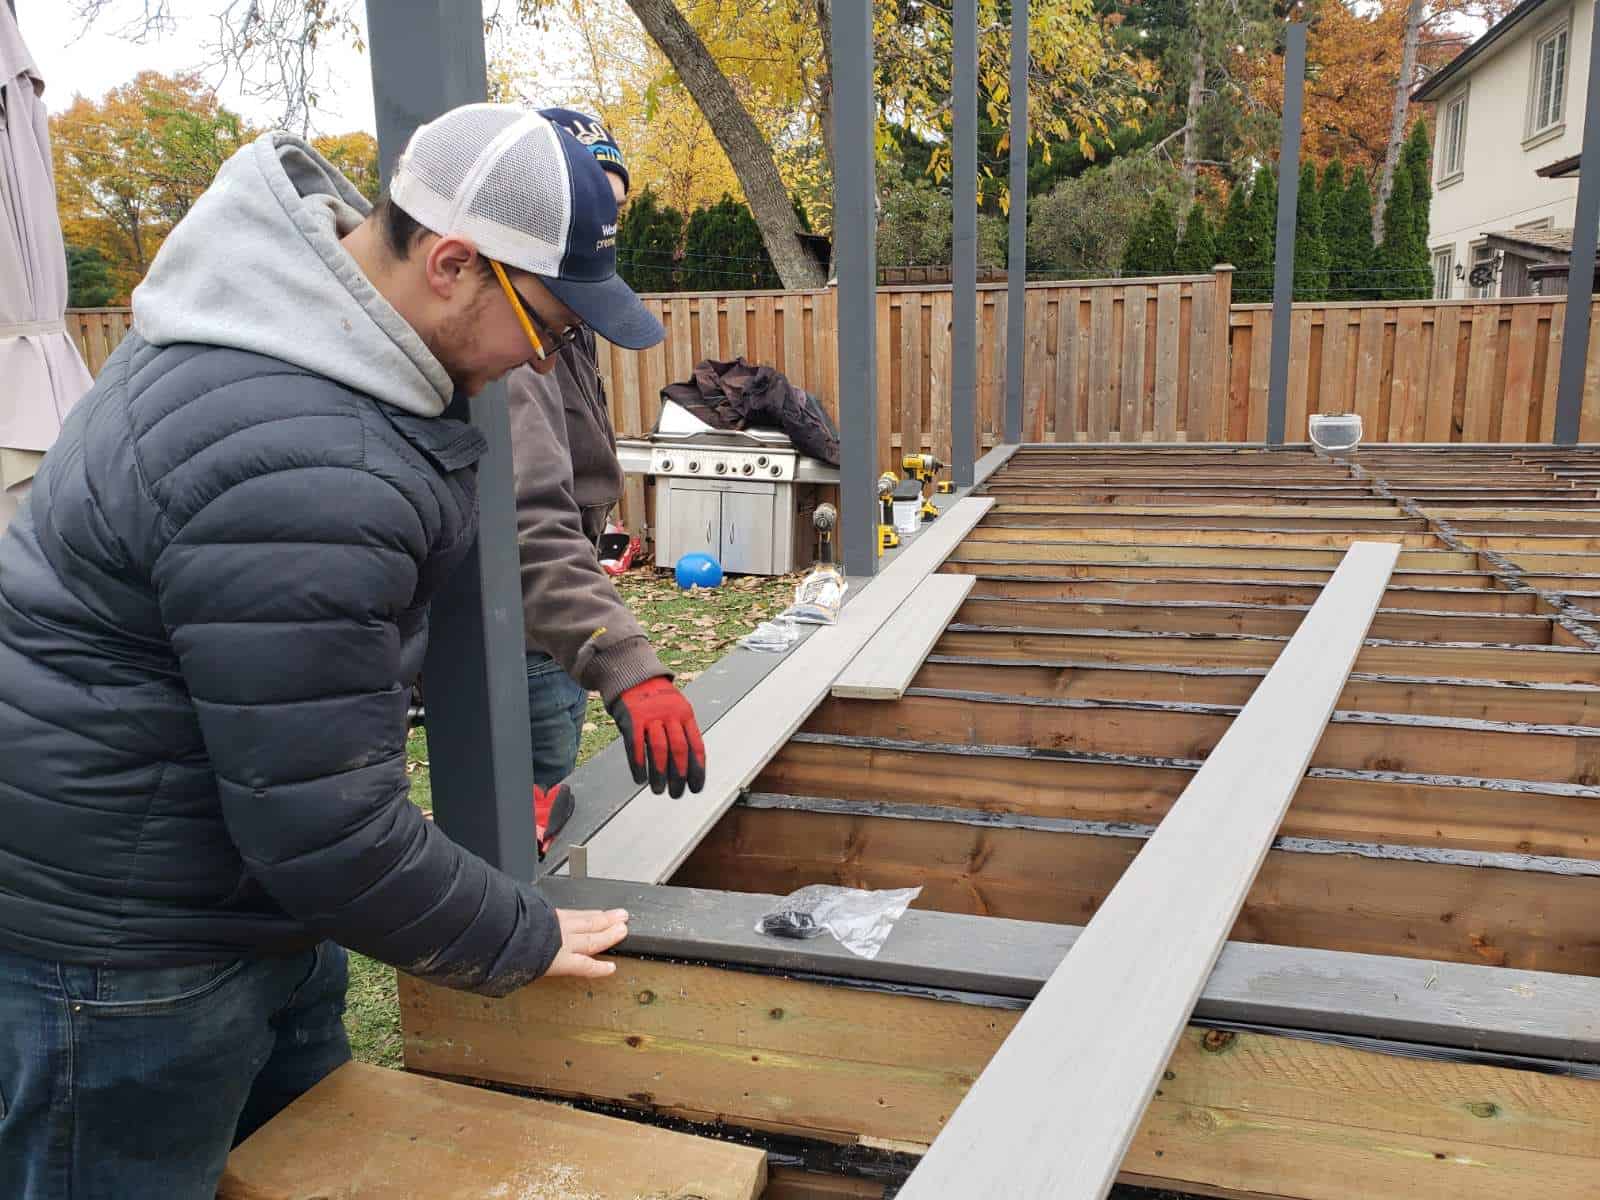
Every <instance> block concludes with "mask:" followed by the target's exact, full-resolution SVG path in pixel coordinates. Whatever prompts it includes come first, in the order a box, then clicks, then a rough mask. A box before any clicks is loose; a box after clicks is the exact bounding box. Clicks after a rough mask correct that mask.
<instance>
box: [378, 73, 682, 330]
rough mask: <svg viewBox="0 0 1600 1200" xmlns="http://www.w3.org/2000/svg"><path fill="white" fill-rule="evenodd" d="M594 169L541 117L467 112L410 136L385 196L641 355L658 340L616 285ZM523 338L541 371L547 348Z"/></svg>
mask: <svg viewBox="0 0 1600 1200" xmlns="http://www.w3.org/2000/svg"><path fill="white" fill-rule="evenodd" d="M611 145H612V147H613V148H614V147H615V145H616V143H614V142H612V143H611ZM618 157H619V158H620V153H619V155H618ZM597 165H603V159H602V158H601V157H600V156H598V155H596V154H595V153H593V151H592V148H591V146H586V145H585V144H584V143H582V142H580V141H579V140H578V139H577V138H576V137H574V136H573V135H572V134H571V133H569V132H568V131H567V130H565V129H563V128H562V127H561V126H560V125H559V124H558V123H557V122H555V121H552V120H550V119H549V118H548V117H545V116H543V115H541V114H538V113H530V112H526V111H523V110H520V109H517V108H514V107H512V106H509V105H500V104H469V105H466V106H464V107H462V108H457V109H452V110H451V111H450V112H447V113H445V114H444V115H443V116H441V117H439V118H438V119H437V120H434V121H431V122H429V123H428V124H426V125H423V126H421V127H420V128H419V129H418V130H417V131H416V133H414V134H413V135H412V137H411V141H410V142H409V143H408V144H407V146H406V150H405V153H404V154H403V155H402V156H401V158H400V162H399V164H398V165H397V166H396V168H395V174H394V179H393V181H392V182H391V184H390V188H389V194H390V199H391V200H392V202H393V203H394V204H396V205H397V206H398V207H399V208H401V209H402V210H403V211H404V212H406V213H407V214H408V215H409V216H411V218H412V219H414V220H415V221H416V222H417V223H418V224H420V225H422V226H423V227H425V228H426V229H428V230H430V231H432V232H434V233H436V234H439V235H440V236H441V237H448V236H452V235H454V236H460V237H463V238H465V239H467V240H469V241H471V242H472V243H473V244H474V245H475V246H476V247H477V249H478V251H479V252H480V253H481V254H483V255H484V256H485V257H486V258H488V259H489V261H490V263H491V264H492V265H493V266H494V267H495V269H496V273H497V275H499V276H502V277H503V276H504V274H505V273H504V271H503V270H501V269H500V268H501V267H502V265H503V266H505V267H512V268H517V269H520V270H522V271H526V272H528V273H529V274H532V275H535V276H537V277H538V279H539V282H540V283H541V284H543V285H544V287H545V288H546V289H547V290H548V291H549V292H550V294H551V295H552V296H554V297H555V298H556V299H557V300H558V301H560V302H561V303H562V304H563V305H565V306H566V307H567V308H568V309H569V310H571V312H572V313H574V314H575V315H576V316H577V317H578V319H579V320H580V321H582V323H583V324H585V325H587V326H588V327H589V328H591V329H593V330H594V331H595V332H596V333H597V334H599V335H600V336H601V337H603V338H605V339H606V340H607V341H609V342H612V343H615V344H616V345H618V346H622V347H624V348H625V349H629V350H642V349H644V348H645V347H647V346H653V345H655V344H656V343H657V342H659V341H661V340H662V338H663V337H664V336H665V331H664V330H663V329H662V327H661V322H660V321H658V320H657V319H656V318H655V317H654V316H653V315H652V314H651V313H650V311H649V310H648V309H646V308H645V307H644V305H643V304H641V303H640V302H639V298H638V297H637V296H636V295H634V293H633V289H632V288H630V287H629V286H628V285H627V284H626V283H625V282H623V280H622V278H621V277H620V276H619V275H618V274H617V204H616V198H615V197H614V196H613V194H612V191H611V185H610V183H609V182H608V181H607V179H606V175H605V172H604V171H603V170H597V169H596V167H597ZM501 285H502V287H503V288H504V290H505V291H506V292H507V299H508V300H511V301H512V302H513V303H514V304H516V303H517V301H518V300H519V299H520V297H518V296H517V294H516V292H515V290H514V289H513V288H512V287H511V286H510V284H509V283H508V282H507V281H506V280H505V279H504V278H502V279H501ZM519 307H525V306H519ZM566 332H567V333H574V332H575V330H571V329H569V330H567V331H566ZM529 338H530V340H531V341H533V343H534V345H535V348H536V350H538V351H539V353H538V355H537V357H538V358H539V359H541V360H542V359H543V358H544V357H545V356H546V355H547V354H549V353H553V352H554V350H555V349H556V348H558V347H551V346H545V345H544V344H543V343H544V341H545V340H546V339H541V338H539V337H538V336H537V332H536V331H535V330H531V329H530V330H529Z"/></svg>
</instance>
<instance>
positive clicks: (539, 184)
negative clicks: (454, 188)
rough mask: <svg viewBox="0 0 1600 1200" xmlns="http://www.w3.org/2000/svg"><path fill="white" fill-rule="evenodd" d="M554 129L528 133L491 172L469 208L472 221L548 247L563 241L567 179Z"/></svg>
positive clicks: (498, 161)
mask: <svg viewBox="0 0 1600 1200" xmlns="http://www.w3.org/2000/svg"><path fill="white" fill-rule="evenodd" d="M554 132H555V131H554V130H553V129H551V128H550V127H549V126H548V125H546V126H545V127H544V128H543V129H534V130H530V131H528V132H527V133H524V134H523V135H522V136H521V137H519V138H517V140H516V141H514V142H512V143H511V145H510V146H508V147H507V148H506V149H505V151H504V152H503V153H502V154H501V156H500V158H499V159H498V160H497V161H496V162H495V164H494V165H493V166H492V167H490V168H489V173H488V174H487V175H485V176H484V178H483V183H482V184H481V185H480V186H479V188H478V190H477V192H476V193H475V194H474V195H473V197H472V199H471V201H470V202H469V203H468V204H467V212H468V213H470V214H471V215H472V216H474V217H478V218H482V219H484V220H487V221H491V222H493V223H495V224H498V225H504V226H506V227H508V228H511V229H518V230H521V231H522V232H524V233H530V234H532V235H533V236H534V237H535V238H537V239H538V240H539V241H541V242H544V243H545V244H547V245H552V246H559V245H562V244H563V243H564V242H565V241H566V238H567V207H568V205H567V195H568V192H567V178H566V173H565V172H564V171H563V170H562V161H563V160H562V158H561V155H560V154H559V152H558V151H557V150H556V148H555V145H554V142H555V138H554V136H553V135H554Z"/></svg>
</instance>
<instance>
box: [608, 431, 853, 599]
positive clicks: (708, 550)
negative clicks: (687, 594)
mask: <svg viewBox="0 0 1600 1200" xmlns="http://www.w3.org/2000/svg"><path fill="white" fill-rule="evenodd" d="M617 452H618V457H619V458H620V459H621V460H622V466H623V470H624V471H627V472H630V473H637V474H644V475H651V476H654V477H655V481H656V486H655V515H654V519H653V520H652V522H651V527H652V529H653V530H654V535H655V544H656V565H657V566H658V567H670V566H673V565H674V564H676V563H677V561H678V559H679V558H681V557H682V556H683V555H685V554H690V553H694V552H696V551H698V552H701V553H705V554H709V555H711V556H712V557H713V558H715V559H716V560H717V561H718V562H719V563H721V564H722V569H723V570H724V571H728V572H732V573H735V574H745V575H784V574H788V573H789V572H790V571H793V570H796V569H797V568H800V567H803V566H805V565H806V564H807V563H808V562H809V561H810V559H811V557H812V552H813V546H814V542H815V539H816V534H815V531H814V530H813V528H812V526H811V512H812V511H813V509H814V508H815V507H816V504H817V489H818V486H819V485H828V484H837V483H838V481H839V472H838V471H837V470H836V469H835V468H833V467H830V466H827V465H825V464H823V463H820V462H818V461H816V460H815V459H811V458H806V457H805V456H804V455H802V454H800V453H799V452H798V451H796V450H795V448H794V445H793V444H792V443H791V442H790V440H789V437H788V435H787V434H785V433H783V432H781V431H779V430H776V429H747V430H741V431H730V430H719V429H713V428H712V427H711V426H710V425H707V424H706V423H705V422H703V421H701V420H700V419H699V418H697V417H695V416H693V415H692V414H691V413H689V412H688V411H687V410H685V409H684V408H682V407H681V406H679V405H677V404H674V403H672V402H671V401H667V402H666V404H665V405H664V406H663V408H662V413H661V419H660V420H659V421H658V422H657V423H656V429H655V432H654V433H652V434H651V435H650V437H649V439H648V440H645V441H623V442H619V443H618V444H617Z"/></svg>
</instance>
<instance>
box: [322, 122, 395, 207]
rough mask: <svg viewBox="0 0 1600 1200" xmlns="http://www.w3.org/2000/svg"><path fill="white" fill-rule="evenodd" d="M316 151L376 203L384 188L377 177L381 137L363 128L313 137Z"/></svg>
mask: <svg viewBox="0 0 1600 1200" xmlns="http://www.w3.org/2000/svg"><path fill="white" fill-rule="evenodd" d="M311 144H312V146H313V147H315V148H316V150H317V152H318V153H319V154H321V155H322V157H323V158H325V159H327V160H328V161H329V162H331V163H332V164H333V165H334V166H336V167H338V168H339V170H340V171H341V172H342V173H343V174H344V177H345V178H346V179H348V180H349V181H350V182H351V183H353V184H355V185H356V190H357V191H358V192H360V193H361V194H362V195H363V196H365V197H366V198H367V199H368V200H371V201H372V202H373V203H377V200H378V195H379V193H380V192H381V191H382V183H381V182H380V180H379V177H378V139H377V138H375V137H373V136H372V135H371V134H370V133H367V132H365V131H363V130H357V131H356V132H354V133H336V134H330V135H328V136H326V137H317V138H312V139H311Z"/></svg>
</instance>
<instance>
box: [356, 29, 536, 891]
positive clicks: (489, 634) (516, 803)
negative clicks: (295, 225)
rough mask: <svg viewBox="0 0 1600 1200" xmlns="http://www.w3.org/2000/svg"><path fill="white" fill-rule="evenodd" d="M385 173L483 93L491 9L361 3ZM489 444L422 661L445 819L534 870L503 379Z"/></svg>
mask: <svg viewBox="0 0 1600 1200" xmlns="http://www.w3.org/2000/svg"><path fill="white" fill-rule="evenodd" d="M367 30H368V33H367V38H368V43H369V45H370V46H371V51H372V91H373V98H374V101H375V108H376V111H377V117H378V147H379V152H380V155H381V158H382V162H383V178H384V182H385V183H387V182H388V179H389V174H390V171H391V170H392V169H393V166H394V162H395V160H396V159H397V158H398V157H399V155H400V151H401V150H402V149H403V148H404V147H405V144H406V139H407V138H409V137H410V136H411V131H412V130H413V129H415V128H416V127H417V126H418V125H420V124H422V123H424V122H426V121H429V120H431V119H433V118H434V117H436V116H438V115H439V114H440V113H442V112H445V111H447V110H449V109H451V108H454V107H456V106H457V105H461V104H471V103H474V102H476V101H481V100H482V99H483V98H484V96H485V94H486V93H485V72H484V50H483V15H482V11H481V9H480V7H479V5H478V4H477V3H476V2H473V3H462V2H461V0H367ZM470 413H471V419H472V423H473V424H474V425H476V426H477V427H478V428H479V429H480V430H482V431H483V433H484V435H485V436H486V437H487V438H488V439H489V452H488V454H486V455H485V456H484V458H483V460H482V462H480V463H479V465H478V499H479V506H480V516H479V528H478V544H477V546H476V547H475V548H474V549H473V551H472V552H471V553H470V554H469V555H468V556H467V558H466V561H464V562H463V563H462V564H461V566H460V567H459V568H458V569H457V570H456V572H455V574H454V575H452V576H451V577H450V578H449V580H447V581H446V582H445V584H444V585H443V587H442V588H441V589H440V591H439V593H438V595H437V597H436V598H435V599H434V602H433V615H432V619H431V626H432V638H431V641H430V643H429V646H428V657H427V660H426V661H425V662H424V664H423V668H422V677H423V696H424V701H425V703H426V705H427V709H428V760H429V764H430V774H431V776H432V780H433V809H434V817H435V819H436V820H437V821H438V822H439V828H440V829H442V830H444V831H445V832H446V833H448V834H449V835H450V836H451V837H452V838H454V839H455V840H456V841H457V842H460V843H461V844H462V845H463V846H465V847H466V848H467V849H469V850H471V851H473V853H475V854H478V855H480V856H481V857H483V858H485V859H487V860H488V861H489V862H491V863H493V864H494V865H495V866H497V867H499V868H500V869H501V870H503V871H506V872H508V873H509V874H511V875H514V876H516V877H517V878H518V879H532V878H533V876H534V871H535V867H536V855H535V850H534V840H533V839H534V834H533V811H532V788H533V764H532V760H531V757H530V751H529V747H530V740H529V736H528V682H527V670H526V667H525V666H524V661H523V653H522V644H523V643H522V589H521V586H520V584H519V583H518V575H517V520H516V513H515V510H514V508H513V502H512V487H511V427H510V422H509V421H508V419H507V417H506V404H505V387H504V385H502V384H498V383H497V384H495V385H494V386H493V387H489V388H486V389H484V391H483V392H482V393H481V394H479V395H478V396H477V397H475V398H474V399H473V400H472V401H471V402H470Z"/></svg>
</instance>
